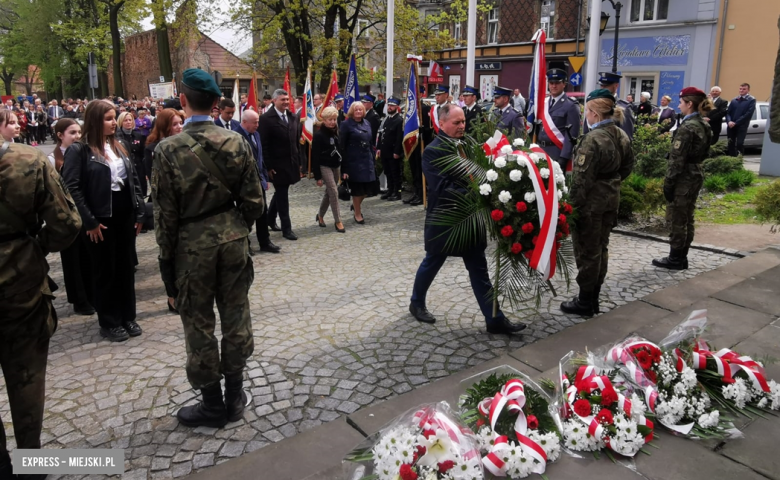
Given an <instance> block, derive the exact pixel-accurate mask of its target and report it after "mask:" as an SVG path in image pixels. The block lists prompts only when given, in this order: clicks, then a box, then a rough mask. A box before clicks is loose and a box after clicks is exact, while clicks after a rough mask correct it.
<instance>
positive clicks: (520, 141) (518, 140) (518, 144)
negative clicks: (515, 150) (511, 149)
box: [512, 138, 525, 147]
mask: <svg viewBox="0 0 780 480" xmlns="http://www.w3.org/2000/svg"><path fill="white" fill-rule="evenodd" d="M512 145H514V146H515V147H524V146H525V140H523V139H522V138H515V140H514V141H513V142H512Z"/></svg>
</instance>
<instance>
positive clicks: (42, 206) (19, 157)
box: [0, 111, 81, 479]
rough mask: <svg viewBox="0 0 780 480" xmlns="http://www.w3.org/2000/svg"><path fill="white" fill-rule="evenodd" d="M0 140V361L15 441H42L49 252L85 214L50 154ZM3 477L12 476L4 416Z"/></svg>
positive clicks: (65, 241) (69, 239)
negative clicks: (55, 167)
mask: <svg viewBox="0 0 780 480" xmlns="http://www.w3.org/2000/svg"><path fill="white" fill-rule="evenodd" d="M4 116H5V117H6V120H5V121H2V119H3V117H4ZM12 116H13V113H11V112H10V111H8V112H2V111H0V126H3V124H7V123H8V120H7V118H11V117H12ZM0 142H2V143H0V258H2V259H3V260H2V262H0V367H2V370H3V376H4V379H5V389H6V392H7V394H8V403H9V406H10V408H11V419H12V420H13V425H14V436H15V438H16V448H17V449H22V448H24V449H27V448H30V449H38V448H41V427H42V425H43V407H44V399H45V387H46V360H47V357H48V353H49V339H50V338H51V336H52V334H53V333H54V330H55V329H56V327H57V313H56V311H55V310H54V306H53V305H52V303H51V301H52V298H54V297H53V295H52V293H51V289H50V288H49V282H48V277H47V273H48V271H49V264H48V263H47V262H46V254H47V253H49V252H58V251H61V250H63V249H65V248H67V247H68V246H70V244H71V243H73V241H74V240H75V239H76V237H77V236H78V234H79V230H80V229H81V217H80V216H79V213H78V210H77V209H76V204H75V203H74V202H73V198H71V196H70V194H69V193H68V192H67V190H66V189H65V188H64V187H63V183H62V180H61V178H60V175H59V174H58V173H57V172H56V170H55V169H54V166H53V165H52V164H51V163H50V162H49V160H48V159H47V158H46V155H44V154H43V153H42V152H41V151H40V150H38V149H36V148H33V147H29V146H26V145H22V144H19V143H10V142H3V137H0ZM5 421H6V422H7V421H9V418H8V417H6V418H5ZM43 477H45V475H37V476H33V475H30V476H29V478H43ZM0 478H3V479H6V478H14V477H13V476H12V474H11V460H10V458H9V455H8V450H7V447H6V437H5V429H4V428H3V422H0ZM20 478H21V477H20Z"/></svg>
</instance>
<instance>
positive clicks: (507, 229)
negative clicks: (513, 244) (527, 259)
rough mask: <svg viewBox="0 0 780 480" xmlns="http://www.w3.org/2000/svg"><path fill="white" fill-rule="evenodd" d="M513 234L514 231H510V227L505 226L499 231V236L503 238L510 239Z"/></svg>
mask: <svg viewBox="0 0 780 480" xmlns="http://www.w3.org/2000/svg"><path fill="white" fill-rule="evenodd" d="M513 233H515V231H514V230H513V229H512V226H511V225H507V226H506V227H504V228H502V229H501V235H503V236H505V237H511V236H512V234H513Z"/></svg>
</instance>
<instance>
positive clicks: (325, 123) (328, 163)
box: [311, 107, 345, 233]
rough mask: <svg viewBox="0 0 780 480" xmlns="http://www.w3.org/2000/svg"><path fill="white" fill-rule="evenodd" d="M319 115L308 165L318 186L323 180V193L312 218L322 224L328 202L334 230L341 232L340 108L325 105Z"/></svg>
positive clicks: (323, 225) (321, 225) (323, 224)
mask: <svg viewBox="0 0 780 480" xmlns="http://www.w3.org/2000/svg"><path fill="white" fill-rule="evenodd" d="M320 117H321V118H322V121H321V122H318V123H317V124H318V125H319V128H318V129H315V131H314V138H313V140H312V142H311V168H312V170H313V171H314V178H315V179H316V180H317V186H318V187H321V186H322V185H323V184H325V195H323V197H322V202H320V209H319V211H318V212H317V216H316V217H315V220H316V221H317V224H318V225H319V226H320V227H323V228H324V227H325V226H326V225H325V220H324V219H323V218H324V216H325V213H326V212H327V211H328V206H330V210H331V212H332V213H333V220H334V222H335V227H336V231H338V232H341V233H344V232H345V230H344V224H343V223H342V222H341V215H340V212H339V196H338V190H337V184H338V181H339V171H340V167H341V152H339V127H338V118H339V111H338V110H336V109H335V108H334V107H325V108H324V109H323V110H322V112H321V113H320Z"/></svg>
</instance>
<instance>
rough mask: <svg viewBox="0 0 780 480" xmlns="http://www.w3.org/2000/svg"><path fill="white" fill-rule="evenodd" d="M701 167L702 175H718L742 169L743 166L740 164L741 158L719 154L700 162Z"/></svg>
mask: <svg viewBox="0 0 780 480" xmlns="http://www.w3.org/2000/svg"><path fill="white" fill-rule="evenodd" d="M701 168H702V170H704V175H720V174H725V173H731V172H736V171H738V170H743V169H744V168H745V167H744V166H743V165H742V158H740V157H729V156H726V155H721V156H719V157H715V158H708V159H707V160H705V161H704V163H702V164H701Z"/></svg>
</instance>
